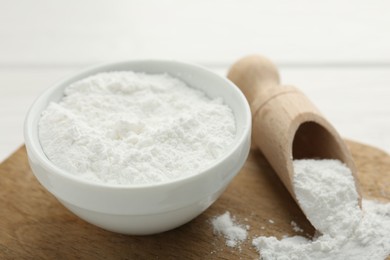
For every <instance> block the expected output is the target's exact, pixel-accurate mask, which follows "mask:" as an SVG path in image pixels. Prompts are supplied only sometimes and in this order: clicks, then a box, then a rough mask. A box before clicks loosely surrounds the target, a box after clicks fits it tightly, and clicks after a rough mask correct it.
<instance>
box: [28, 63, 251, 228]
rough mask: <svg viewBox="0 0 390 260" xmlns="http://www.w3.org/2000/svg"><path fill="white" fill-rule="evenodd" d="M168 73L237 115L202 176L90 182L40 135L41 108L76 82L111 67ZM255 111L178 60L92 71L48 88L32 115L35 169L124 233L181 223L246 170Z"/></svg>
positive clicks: (97, 220) (85, 215)
mask: <svg viewBox="0 0 390 260" xmlns="http://www.w3.org/2000/svg"><path fill="white" fill-rule="evenodd" d="M123 70H132V71H138V72H145V73H152V74H153V73H168V74H170V75H172V76H174V77H177V78H180V79H181V80H183V81H184V82H186V83H187V84H188V85H190V86H192V87H194V88H198V89H201V90H203V91H204V92H206V93H207V95H209V96H210V97H217V96H219V97H222V98H223V99H224V101H225V103H226V104H227V105H229V106H230V107H231V109H232V110H233V112H234V115H235V119H236V127H237V134H236V137H235V139H234V142H233V144H232V145H231V146H230V147H229V149H228V150H227V151H226V153H225V154H224V155H223V156H222V157H221V158H220V159H219V160H217V161H215V163H213V164H212V165H210V166H209V167H208V168H207V169H205V170H204V171H202V172H201V173H199V174H196V175H192V176H189V177H184V178H181V179H177V180H174V181H170V182H166V183H159V184H149V185H129V186H119V185H118V186H115V185H104V184H98V183H93V182H88V181H86V180H83V179H79V178H77V177H76V176H73V175H72V174H69V173H67V172H65V171H64V170H62V169H60V168H58V167H57V166H56V165H54V164H53V163H52V162H50V161H49V159H48V158H47V157H46V156H45V154H44V152H43V150H42V147H41V145H40V142H39V138H38V121H39V118H40V115H41V112H42V111H43V110H44V109H45V108H46V107H47V105H48V104H49V102H51V101H59V100H60V99H61V98H62V96H63V90H64V88H65V87H66V86H68V85H69V84H70V83H72V82H75V81H77V80H80V79H82V78H85V77H87V76H90V75H93V74H96V73H99V72H107V71H123ZM250 134H251V113H250V109H249V105H248V103H247V101H246V99H245V97H244V95H243V94H242V93H241V91H240V90H239V89H238V88H237V87H236V86H235V85H234V84H233V83H231V82H230V81H229V80H227V79H226V78H223V77H221V76H218V75H217V74H215V73H213V72H211V71H209V70H208V69H205V68H203V67H200V66H197V65H191V64H187V63H182V62H176V61H161V60H160V61H159V60H142V61H126V62H118V63H111V64H106V65H101V66H97V67H93V68H90V69H87V70H85V71H83V72H81V73H78V74H76V75H74V76H72V77H70V78H68V79H66V80H63V81H61V82H60V83H58V84H56V85H54V86H52V87H51V88H49V89H47V90H46V91H45V92H44V93H43V94H42V95H41V96H39V97H38V98H37V100H36V101H35V102H34V104H33V105H32V107H31V108H30V111H29V112H28V114H27V117H26V121H25V125H24V137H25V143H26V148H27V154H28V159H29V163H30V166H31V169H32V171H33V172H34V174H35V176H36V177H37V179H38V180H39V182H40V183H41V184H42V185H43V186H44V187H45V188H46V189H47V190H48V191H49V192H50V193H52V194H53V195H54V196H55V197H56V198H57V199H58V200H59V201H60V202H61V203H62V204H63V205H64V206H65V207H67V208H68V209H69V210H70V211H72V212H73V213H74V214H76V215H77V216H79V217H80V218H82V219H84V220H86V221H87V222H89V223H92V224H94V225H96V226H99V227H102V228H104V229H107V230H110V231H114V232H118V233H123V234H139V235H141V234H143V235H144V234H153V233H159V232H163V231H166V230H170V229H173V228H175V227H178V226H180V225H182V224H184V223H186V222H188V221H190V220H191V219H193V218H195V217H196V216H198V215H199V214H201V213H202V212H203V211H204V210H206V209H207V208H208V207H209V206H210V205H211V204H212V203H213V202H214V201H215V200H216V199H217V198H218V197H219V196H220V195H221V193H222V192H223V191H224V189H225V188H226V186H227V185H228V184H229V182H230V181H231V180H232V179H233V177H234V176H235V175H236V174H237V173H238V172H239V170H240V169H241V168H242V166H243V164H244V162H245V160H246V158H247V156H248V153H249V149H250Z"/></svg>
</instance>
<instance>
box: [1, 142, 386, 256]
mask: <svg viewBox="0 0 390 260" xmlns="http://www.w3.org/2000/svg"><path fill="white" fill-rule="evenodd" d="M348 144H349V145H350V147H351V150H352V154H353V157H354V158H355V162H356V165H357V168H358V171H359V172H358V173H359V175H358V176H359V179H360V181H361V188H362V194H363V195H364V197H368V198H376V199H380V200H383V201H390V156H389V155H388V154H387V153H385V152H382V151H380V150H378V149H376V148H373V147H370V146H366V145H362V144H358V143H353V142H348ZM227 210H229V211H230V212H231V213H232V214H233V215H234V216H236V218H237V220H239V221H240V222H241V223H242V224H248V225H250V231H249V237H250V238H252V237H254V236H259V235H267V236H269V235H273V236H276V237H278V238H281V237H282V236H283V235H294V234H295V233H294V231H293V230H292V228H291V225H290V222H291V221H292V220H294V221H295V222H297V224H298V225H299V226H301V227H302V228H303V229H304V231H305V233H307V234H309V235H310V234H313V232H314V229H313V227H312V226H311V225H310V223H309V222H308V221H307V220H306V218H305V217H304V215H303V214H302V212H301V211H300V209H299V207H298V206H297V205H296V204H295V202H294V200H293V199H292V198H291V197H290V195H289V193H288V192H287V190H286V189H285V188H284V186H283V184H282V183H281V182H280V181H279V179H278V178H277V176H276V174H275V173H274V172H273V170H272V169H271V168H270V166H269V164H268V163H267V161H266V160H265V159H264V157H263V156H262V155H261V154H260V153H259V152H255V151H252V152H251V153H250V156H249V158H248V161H247V162H246V164H245V166H244V168H243V169H242V170H241V172H240V173H239V174H238V176H237V177H236V178H235V179H234V180H233V182H232V183H231V184H230V186H229V187H228V188H227V190H226V191H225V193H224V194H223V195H222V196H221V197H220V199H218V201H217V202H216V203H214V204H213V205H212V206H211V207H210V208H209V209H208V210H207V211H206V212H204V213H203V214H202V215H200V216H199V217H197V218H196V219H194V220H193V221H191V222H190V223H188V224H186V225H183V226H182V227H180V228H177V229H175V230H172V231H169V232H165V233H162V234H159V235H153V236H125V235H120V234H115V233H111V232H108V231H105V230H102V229H100V228H97V227H95V226H93V225H90V224H88V223H86V222H84V221H83V220H81V219H79V218H78V217H76V216H75V215H73V214H72V213H70V212H69V211H68V210H66V209H65V208H64V207H63V206H62V205H61V204H60V203H59V202H58V201H57V200H56V199H55V198H54V197H53V196H52V195H51V194H49V193H48V192H46V190H44V188H43V187H42V186H41V185H40V184H39V183H38V182H37V180H36V179H35V177H34V176H33V175H32V173H31V170H30V168H29V165H28V162H27V157H26V151H25V148H24V147H22V148H20V149H19V150H18V151H17V152H15V153H14V154H13V155H12V156H11V157H10V158H9V159H7V160H6V161H5V162H4V163H2V164H1V165H0V259H31V258H38V259H75V258H76V259H239V258H241V259H255V258H258V257H259V255H258V253H257V252H256V251H255V250H254V248H253V247H252V246H251V244H250V243H251V239H248V241H246V242H245V243H243V244H242V245H241V249H240V250H239V249H230V248H227V247H226V246H225V245H224V239H223V238H221V237H218V236H215V235H214V234H213V231H212V228H211V225H210V219H211V218H212V217H214V216H216V215H219V214H222V213H224V212H225V211H227ZM269 219H272V220H273V221H274V223H273V224H272V223H270V222H269ZM262 227H264V229H262Z"/></svg>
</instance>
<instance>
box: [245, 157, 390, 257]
mask: <svg viewBox="0 0 390 260" xmlns="http://www.w3.org/2000/svg"><path fill="white" fill-rule="evenodd" d="M294 171H295V174H294V188H295V193H296V196H297V199H298V201H299V204H300V206H301V208H302V210H303V211H304V212H305V214H306V216H307V217H308V219H309V220H310V222H311V223H312V224H313V225H314V226H315V227H316V228H317V230H319V231H321V233H322V234H321V233H319V234H317V235H316V236H315V238H313V240H309V239H307V238H305V237H302V236H293V237H285V238H282V239H281V240H278V239H277V238H275V237H265V236H261V237H257V238H255V239H253V240H252V244H253V246H254V247H255V248H256V249H257V250H258V251H259V253H260V255H261V259H263V260H274V259H286V260H287V259H288V260H290V259H291V260H295V259H297V260H298V259H303V260H305V259H307V260H309V259H318V260H320V259H334V260H344V259H354V260H367V259H370V260H383V259H385V258H386V257H387V256H389V254H390V240H389V237H388V236H389V234H390V204H381V203H378V202H374V201H369V200H363V201H362V209H363V211H362V210H361V209H360V208H359V205H358V202H357V199H358V195H357V192H356V189H355V184H354V180H353V178H352V173H351V171H350V170H349V169H348V168H347V167H346V166H345V165H343V164H342V163H341V162H340V161H336V160H295V161H294ZM292 225H293V226H294V224H292Z"/></svg>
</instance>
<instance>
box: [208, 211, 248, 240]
mask: <svg viewBox="0 0 390 260" xmlns="http://www.w3.org/2000/svg"><path fill="white" fill-rule="evenodd" d="M211 223H212V225H213V228H214V233H216V234H221V235H223V236H224V237H225V239H226V245H227V246H229V247H236V246H238V245H240V244H241V243H242V242H243V241H245V240H246V239H247V236H248V232H247V229H248V228H249V226H246V227H244V226H241V225H239V224H237V223H235V222H234V219H232V217H231V215H230V212H229V211H227V212H225V213H224V214H222V215H220V216H218V217H215V218H214V219H212V221H211Z"/></svg>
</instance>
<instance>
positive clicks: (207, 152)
mask: <svg viewBox="0 0 390 260" xmlns="http://www.w3.org/2000/svg"><path fill="white" fill-rule="evenodd" d="M235 133H236V126H235V119H234V116H233V112H232V110H231V109H230V108H229V107H228V106H226V105H225V104H224V103H223V100H222V99H221V98H214V99H211V98H209V97H207V96H206V95H205V93H204V92H202V91H200V90H197V89H194V88H191V87H189V86H187V85H186V84H185V83H184V82H183V81H181V80H179V79H177V78H174V77H172V76H169V75H167V74H144V73H135V72H131V71H122V72H107V73H100V74H96V75H94V76H91V77H88V78H85V79H83V80H80V81H77V82H74V83H72V84H71V85H69V86H68V87H66V88H65V91H64V97H63V99H62V100H61V101H59V102H58V103H54V102H52V103H51V104H49V106H48V107H47V109H46V110H45V111H44V112H43V113H42V116H41V118H40V121H39V139H40V142H41V145H42V148H43V150H44V152H45V154H46V156H47V157H48V158H49V159H50V160H51V161H52V162H53V163H54V164H56V165H57V166H59V167H60V168H62V169H64V170H66V171H67V172H69V174H73V175H75V176H78V177H80V178H83V179H85V180H89V181H93V182H97V183H105V184H119V185H129V184H150V183H161V182H165V181H170V180H174V179H177V178H181V177H184V176H188V175H193V174H196V173H199V172H200V171H202V169H204V168H205V167H207V166H208V165H210V164H211V163H213V162H214V161H216V160H218V159H219V158H220V157H221V156H222V155H223V154H224V152H226V150H227V148H228V147H229V145H231V143H232V142H233V140H234V138H235Z"/></svg>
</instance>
